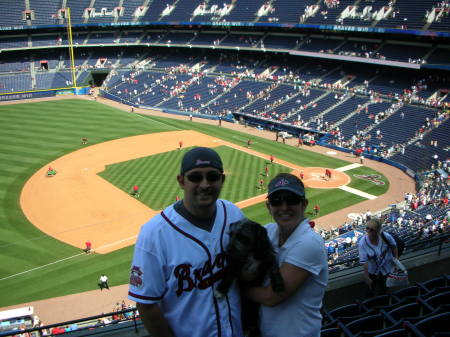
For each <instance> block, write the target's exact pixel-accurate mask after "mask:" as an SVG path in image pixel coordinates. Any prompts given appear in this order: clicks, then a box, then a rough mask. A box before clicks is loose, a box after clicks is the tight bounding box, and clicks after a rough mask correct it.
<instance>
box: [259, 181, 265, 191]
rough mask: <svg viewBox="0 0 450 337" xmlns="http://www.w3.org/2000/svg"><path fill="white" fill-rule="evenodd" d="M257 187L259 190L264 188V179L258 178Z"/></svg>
mask: <svg viewBox="0 0 450 337" xmlns="http://www.w3.org/2000/svg"><path fill="white" fill-rule="evenodd" d="M259 188H260V189H261V190H263V189H264V179H260V180H259Z"/></svg>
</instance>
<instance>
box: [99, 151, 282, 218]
mask: <svg viewBox="0 0 450 337" xmlns="http://www.w3.org/2000/svg"><path fill="white" fill-rule="evenodd" d="M215 149H216V150H217V152H218V153H219V154H220V157H221V158H222V161H223V163H224V167H225V168H226V172H225V173H226V179H225V184H224V186H223V189H222V193H221V198H223V199H227V200H230V201H232V202H237V201H240V200H246V199H249V198H251V197H254V196H257V195H260V194H262V193H265V192H266V190H265V189H264V190H261V189H260V186H259V180H260V179H263V180H264V181H265V182H266V184H267V182H268V181H269V180H270V179H271V177H274V176H276V175H277V174H278V173H280V172H288V171H289V169H288V168H287V167H284V166H282V165H278V164H271V165H268V162H267V160H265V159H263V158H260V157H256V156H253V155H250V154H248V153H245V152H242V151H238V150H235V149H232V148H230V147H227V146H219V147H217V148H215ZM188 150H189V149H188V148H186V149H183V150H182V151H179V150H174V151H170V152H166V153H161V154H157V155H153V156H149V157H145V158H139V159H134V160H129V161H126V162H122V163H118V164H114V165H108V166H107V167H106V170H105V171H103V172H101V173H100V176H102V177H103V178H105V179H106V180H107V181H109V182H110V183H111V184H113V185H115V186H117V187H118V188H120V189H122V190H123V191H124V192H126V193H130V192H131V190H132V186H133V185H134V184H137V185H138V186H139V190H140V193H139V200H140V201H141V202H142V203H144V204H145V205H147V206H149V207H150V208H152V209H155V210H157V209H162V208H164V207H166V206H168V205H170V204H171V203H173V202H174V200H175V197H176V196H179V197H180V198H183V193H182V190H180V187H179V186H178V183H177V181H176V179H175V177H176V176H177V174H178V173H179V169H180V163H181V158H182V157H183V154H184V153H186V152H187V151H188ZM167 163H171V165H170V166H168V165H167ZM266 165H268V166H269V176H268V177H266V176H265V173H264V172H265V171H264V168H265V166H266Z"/></svg>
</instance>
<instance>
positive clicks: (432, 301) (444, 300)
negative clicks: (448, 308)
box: [424, 291, 450, 308]
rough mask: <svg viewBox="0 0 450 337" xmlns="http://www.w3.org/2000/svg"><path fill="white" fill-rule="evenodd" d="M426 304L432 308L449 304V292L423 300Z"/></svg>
mask: <svg viewBox="0 0 450 337" xmlns="http://www.w3.org/2000/svg"><path fill="white" fill-rule="evenodd" d="M424 302H425V303H426V304H428V305H429V306H431V307H433V308H437V307H439V306H441V305H445V304H449V303H450V291H446V292H443V293H439V294H436V295H434V296H431V297H429V298H427V299H426V300H424Z"/></svg>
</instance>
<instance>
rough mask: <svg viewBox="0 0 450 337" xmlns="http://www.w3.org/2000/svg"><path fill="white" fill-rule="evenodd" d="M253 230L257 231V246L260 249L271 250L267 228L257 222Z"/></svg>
mask: <svg viewBox="0 0 450 337" xmlns="http://www.w3.org/2000/svg"><path fill="white" fill-rule="evenodd" d="M255 232H256V233H257V235H256V244H257V245H258V247H260V248H261V250H262V251H269V250H272V245H271V243H270V240H269V236H268V235H267V230H266V229H265V228H264V227H263V226H261V225H260V224H257V226H256V228H255Z"/></svg>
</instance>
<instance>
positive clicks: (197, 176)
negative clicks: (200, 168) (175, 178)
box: [186, 171, 223, 183]
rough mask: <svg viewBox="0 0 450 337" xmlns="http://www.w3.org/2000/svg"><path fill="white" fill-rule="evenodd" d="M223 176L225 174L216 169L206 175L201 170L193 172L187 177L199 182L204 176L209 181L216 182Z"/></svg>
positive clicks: (191, 180)
mask: <svg viewBox="0 0 450 337" xmlns="http://www.w3.org/2000/svg"><path fill="white" fill-rule="evenodd" d="M222 177H223V174H222V173H219V172H216V171H210V172H208V173H206V175H203V174H201V173H200V172H193V173H191V174H188V175H187V176H186V178H187V179H188V180H189V181H190V182H192V183H199V182H201V181H202V180H203V178H206V180H207V181H208V182H209V183H215V182H216V181H219V180H220V179H221V178H222Z"/></svg>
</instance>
